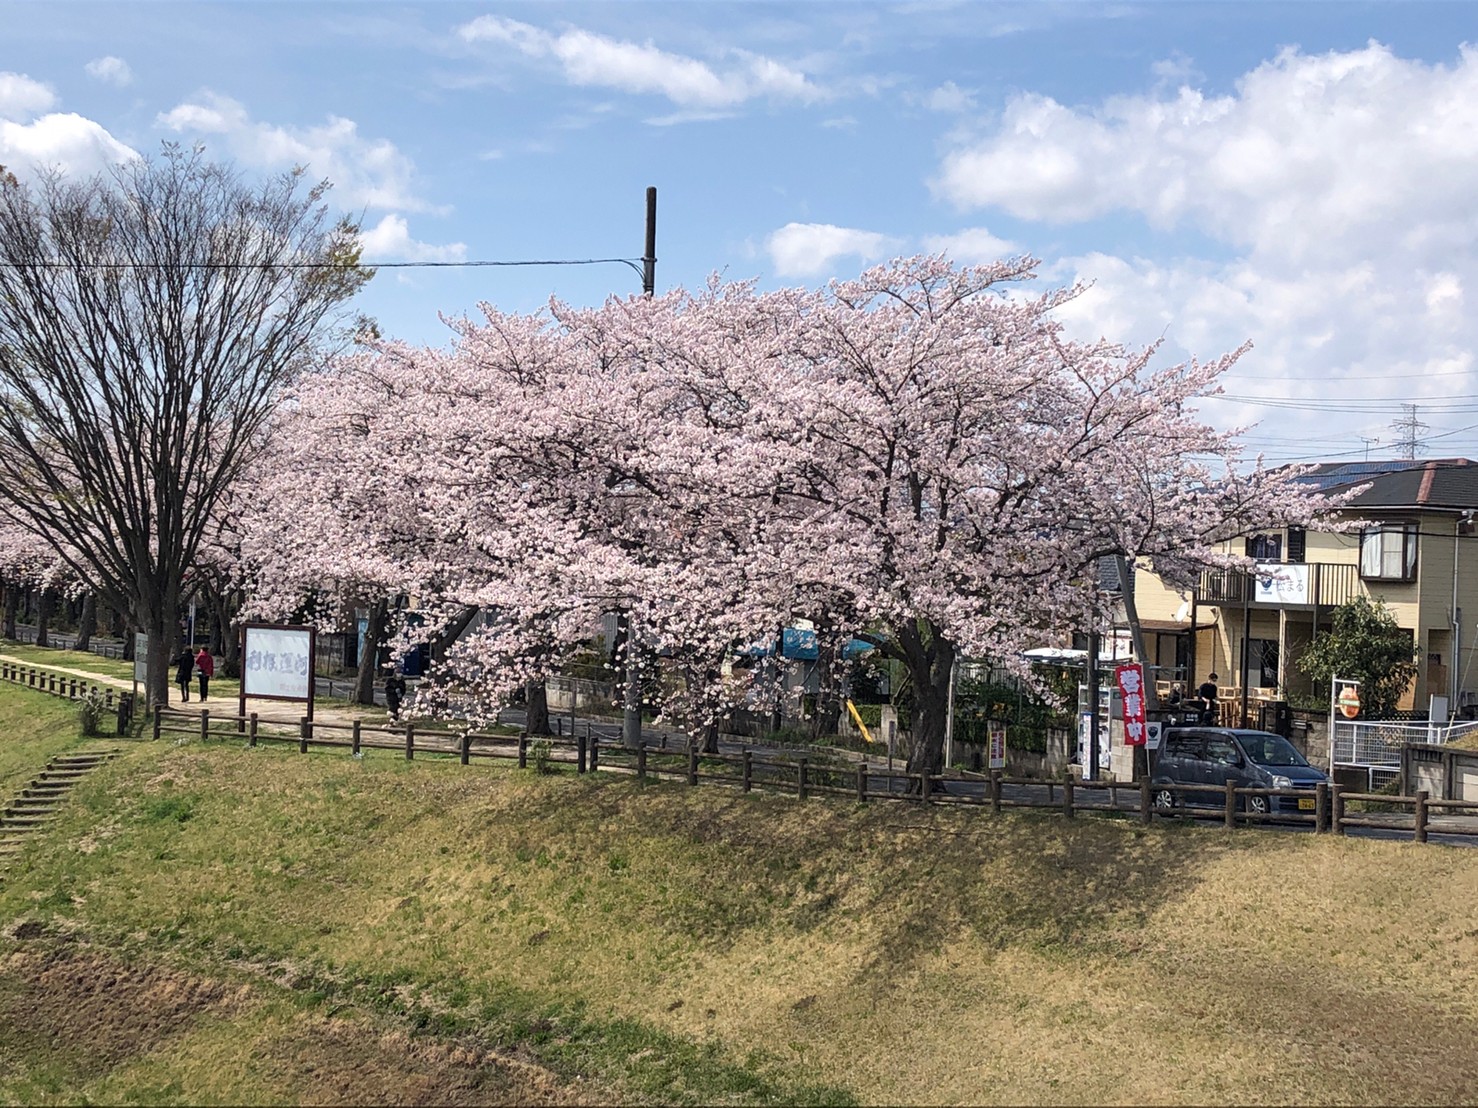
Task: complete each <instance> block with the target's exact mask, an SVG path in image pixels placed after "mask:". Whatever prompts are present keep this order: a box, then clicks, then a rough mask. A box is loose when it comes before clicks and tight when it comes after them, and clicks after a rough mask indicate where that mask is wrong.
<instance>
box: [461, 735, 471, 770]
mask: <svg viewBox="0 0 1478 1108" xmlns="http://www.w3.org/2000/svg"><path fill="white" fill-rule="evenodd" d="M470 761H472V732H471V731H463V732H462V764H463V765H464V766H465V765H467V763H468V762H470Z"/></svg>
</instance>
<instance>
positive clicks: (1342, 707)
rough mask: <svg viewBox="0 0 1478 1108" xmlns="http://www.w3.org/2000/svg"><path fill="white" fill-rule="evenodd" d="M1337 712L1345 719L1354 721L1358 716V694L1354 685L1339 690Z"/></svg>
mask: <svg viewBox="0 0 1478 1108" xmlns="http://www.w3.org/2000/svg"><path fill="white" fill-rule="evenodd" d="M1339 711H1340V715H1342V716H1344V717H1345V719H1354V718H1355V717H1356V716H1358V715H1359V714H1360V693H1359V690H1357V689H1356V688H1355V686H1354V685H1346V686H1345V687H1344V688H1342V689H1340V690H1339Z"/></svg>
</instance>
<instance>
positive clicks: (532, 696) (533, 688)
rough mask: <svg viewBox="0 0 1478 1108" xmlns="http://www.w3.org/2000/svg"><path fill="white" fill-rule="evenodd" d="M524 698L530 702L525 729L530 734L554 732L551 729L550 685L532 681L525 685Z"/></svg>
mask: <svg viewBox="0 0 1478 1108" xmlns="http://www.w3.org/2000/svg"><path fill="white" fill-rule="evenodd" d="M524 699H525V700H526V701H527V702H528V710H527V714H526V719H525V722H524V730H525V731H527V732H528V733H529V734H530V735H550V734H553V732H552V731H550V730H549V686H548V685H546V684H545V683H544V682H543V681H530V682H529V683H528V684H526V685H525V686H524Z"/></svg>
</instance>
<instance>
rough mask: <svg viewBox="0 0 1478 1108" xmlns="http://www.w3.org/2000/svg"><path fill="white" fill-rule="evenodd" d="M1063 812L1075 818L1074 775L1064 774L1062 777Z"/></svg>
mask: <svg viewBox="0 0 1478 1108" xmlns="http://www.w3.org/2000/svg"><path fill="white" fill-rule="evenodd" d="M1062 814H1063V815H1065V816H1066V817H1067V818H1068V819H1072V818H1073V775H1072V774H1071V773H1065V774H1063V778H1062Z"/></svg>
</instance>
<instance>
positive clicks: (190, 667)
mask: <svg viewBox="0 0 1478 1108" xmlns="http://www.w3.org/2000/svg"><path fill="white" fill-rule="evenodd" d="M169 664H170V665H172V666H174V683H175V684H176V685H178V686H179V687H180V700H181V701H183V702H185V703H189V701H190V677H191V675H192V674H193V673H194V672H195V655H194V654H191V653H190V648H189V647H188V646H184V645H181V646H180V652H179V653H178V654H176V655H175V656H174V658H173V659H171V661H170V663H169Z"/></svg>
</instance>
